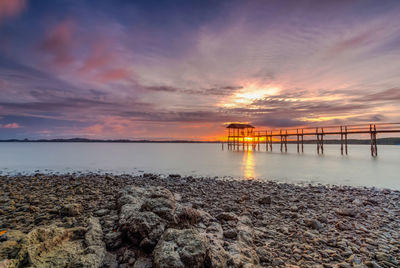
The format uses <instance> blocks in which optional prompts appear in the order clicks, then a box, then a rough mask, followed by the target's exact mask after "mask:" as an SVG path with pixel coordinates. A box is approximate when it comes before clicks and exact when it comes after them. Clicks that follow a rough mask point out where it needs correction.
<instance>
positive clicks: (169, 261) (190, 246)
mask: <svg viewBox="0 0 400 268" xmlns="http://www.w3.org/2000/svg"><path fill="white" fill-rule="evenodd" d="M205 257H206V246H205V241H204V238H203V237H202V236H201V235H200V233H199V232H198V231H196V230H195V229H184V230H177V229H168V230H167V231H166V232H165V233H164V234H163V236H162V237H161V239H160V241H159V242H158V244H157V246H156V248H155V249H154V264H155V267H156V268H178V267H182V268H183V267H193V268H196V267H203V266H204V260H205Z"/></svg>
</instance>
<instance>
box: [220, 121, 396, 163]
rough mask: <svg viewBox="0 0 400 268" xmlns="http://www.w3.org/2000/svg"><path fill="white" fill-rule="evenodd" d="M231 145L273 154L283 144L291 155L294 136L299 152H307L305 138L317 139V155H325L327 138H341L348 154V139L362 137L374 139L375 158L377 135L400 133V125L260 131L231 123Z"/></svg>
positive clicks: (342, 150) (372, 140)
mask: <svg viewBox="0 0 400 268" xmlns="http://www.w3.org/2000/svg"><path fill="white" fill-rule="evenodd" d="M227 128H228V129H229V133H228V139H227V145H228V149H229V150H240V149H243V150H245V149H249V147H250V148H253V150H256V149H258V150H260V145H262V144H264V145H265V150H266V151H272V144H273V143H279V144H280V151H281V152H287V143H288V137H289V138H291V137H293V139H292V140H289V141H290V142H293V143H296V144H297V152H298V153H300V152H304V137H305V136H306V137H308V136H311V137H313V136H314V137H315V138H316V140H315V142H316V144H317V153H318V154H323V153H324V138H325V137H326V136H331V137H332V136H337V137H340V152H341V154H342V155H343V154H346V155H347V154H348V136H349V135H359V136H360V137H365V136H367V137H369V139H370V140H371V155H372V156H373V157H376V156H377V155H378V147H377V143H376V137H377V134H385V133H386V134H388V133H400V123H379V124H363V125H344V126H325V127H306V128H290V129H272V130H257V129H255V128H254V127H253V126H251V125H248V124H231V125H229V126H228V127H227Z"/></svg>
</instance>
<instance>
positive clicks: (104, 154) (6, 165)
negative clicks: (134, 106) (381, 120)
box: [0, 143, 400, 189]
mask: <svg viewBox="0 0 400 268" xmlns="http://www.w3.org/2000/svg"><path fill="white" fill-rule="evenodd" d="M262 149H263V150H262V151H255V152H252V151H249V152H247V151H246V152H232V151H228V150H226V147H225V150H224V151H222V150H221V145H220V144H194V143H188V144H186V143H0V172H1V174H3V175H4V174H17V173H19V172H21V173H33V172H35V171H36V170H40V172H45V173H50V172H60V173H66V172H90V171H92V172H113V173H117V174H121V173H133V174H137V173H142V172H153V173H160V174H170V173H174V174H182V175H193V176H222V177H226V176H228V177H230V176H232V177H236V178H259V179H269V180H276V181H281V182H292V183H304V182H312V183H323V184H344V185H354V186H376V187H379V188H391V189H400V146H395V145H393V146H391V145H381V146H378V154H379V156H378V157H376V158H373V157H371V155H370V147H369V146H366V145H349V155H348V156H341V155H340V145H325V154H324V155H317V153H316V145H315V144H307V145H305V147H304V149H305V151H304V154H297V153H296V145H294V144H289V145H288V153H280V152H279V145H274V148H273V152H272V153H271V152H265V147H263V148H262Z"/></svg>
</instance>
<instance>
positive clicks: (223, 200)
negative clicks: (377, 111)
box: [0, 174, 400, 268]
mask: <svg viewBox="0 0 400 268" xmlns="http://www.w3.org/2000/svg"><path fill="white" fill-rule="evenodd" d="M0 180H1V181H2V184H0V267H1V268H3V267H104V268H106V267H115V268H117V267H121V268H126V267H134V268H139V267H141V268H146V267H147V268H150V267H163V268H164V267H292V268H296V267H321V268H329V267H332V268H335V267H359V268H369V267H378V268H379V267H388V268H389V267H399V259H400V232H399V230H400V193H399V191H393V190H379V189H374V188H355V187H347V186H322V185H305V186H298V185H292V184H280V183H275V182H263V181H237V180H221V179H210V178H192V177H181V176H176V175H173V176H170V177H162V176H158V175H153V174H145V175H143V176H136V177H133V176H129V175H121V176H112V175H109V174H108V175H97V174H85V175H80V176H77V175H73V174H72V175H71V174H69V175H42V174H36V175H34V176H16V177H7V176H0ZM3 231H6V232H5V233H4V232H3Z"/></svg>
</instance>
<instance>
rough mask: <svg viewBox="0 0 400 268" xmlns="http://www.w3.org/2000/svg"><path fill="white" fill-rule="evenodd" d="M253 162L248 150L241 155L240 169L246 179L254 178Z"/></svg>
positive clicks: (251, 153) (251, 152) (250, 152)
mask: <svg viewBox="0 0 400 268" xmlns="http://www.w3.org/2000/svg"><path fill="white" fill-rule="evenodd" d="M254 166H255V161H254V156H253V151H252V150H248V151H247V152H244V154H243V161H242V168H243V175H244V177H245V178H246V179H253V178H254V177H255V171H254Z"/></svg>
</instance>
